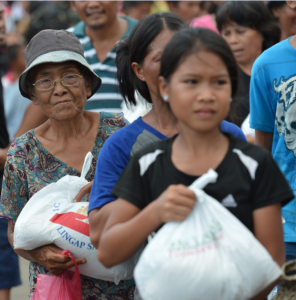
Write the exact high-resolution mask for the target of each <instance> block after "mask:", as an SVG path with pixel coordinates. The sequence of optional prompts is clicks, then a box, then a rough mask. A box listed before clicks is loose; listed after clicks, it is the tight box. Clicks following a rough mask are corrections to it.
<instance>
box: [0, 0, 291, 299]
mask: <svg viewBox="0 0 296 300" xmlns="http://www.w3.org/2000/svg"><path fill="white" fill-rule="evenodd" d="M294 61H296V1H159V2H158V1H154V2H152V1H121V2H116V1H69V2H64V1H48V2H47V1H42V2H34V1H22V2H18V1H2V2H0V75H1V78H2V81H1V82H0V184H1V183H2V190H1V200H0V266H1V267H0V299H1V300H9V299H10V298H9V297H10V289H11V288H12V287H14V286H17V285H19V284H20V283H21V282H20V275H19V269H18V255H19V256H21V257H23V258H24V259H26V260H28V261H30V268H29V278H30V294H29V298H31V297H32V296H33V294H34V293H35V291H36V284H37V276H38V274H54V275H56V274H61V273H63V272H65V271H66V270H68V269H70V268H71V267H73V266H74V263H73V262H72V261H71V259H70V258H68V257H66V256H65V255H62V254H60V252H61V249H59V248H58V247H56V246H55V245H54V244H52V245H45V246H43V247H40V248H37V249H34V250H22V249H17V250H13V239H14V234H13V233H14V225H15V222H16V221H17V219H18V216H19V214H20V213H21V211H22V209H23V207H24V206H25V205H26V203H27V202H28V201H30V198H31V197H32V196H33V195H35V194H36V193H38V191H40V190H41V189H42V188H44V187H45V186H47V185H49V184H50V183H54V182H57V181H58V180H59V179H60V178H62V177H64V176H66V175H73V176H80V175H81V171H82V166H83V162H84V158H85V156H86V154H87V153H88V152H91V153H92V155H93V160H92V163H91V167H90V169H89V171H88V173H87V177H86V179H87V180H88V181H89V184H87V185H86V186H85V187H83V188H82V189H81V190H80V192H79V193H78V194H77V195H76V196H75V198H74V200H73V201H74V202H79V201H81V199H82V198H83V197H84V196H85V195H88V199H89V210H88V217H89V226H90V240H91V242H92V244H93V246H94V247H95V248H96V249H98V251H97V257H98V259H99V261H100V262H101V263H103V265H105V266H106V267H112V266H114V265H117V264H119V263H122V262H124V261H126V260H127V259H129V258H130V257H132V256H133V255H134V254H135V253H136V251H137V250H138V249H139V248H140V247H141V245H143V243H145V242H146V240H147V236H148V235H149V234H150V233H151V232H157V231H158V229H159V228H160V227H161V226H162V225H163V224H165V223H167V222H171V221H179V222H180V221H183V220H185V219H186V218H187V216H188V215H189V214H190V213H191V211H192V209H193V207H194V205H195V203H196V201H198V199H196V196H195V194H194V193H193V192H192V191H191V190H189V189H188V186H190V185H191V183H192V182H194V181H195V180H196V179H197V178H198V177H200V176H201V175H203V174H205V173H206V172H207V171H208V170H209V169H214V170H216V172H217V173H218V180H217V182H216V183H214V184H210V185H208V186H207V187H206V188H205V192H206V193H207V194H208V195H210V196H212V197H214V198H215V199H217V200H218V201H219V202H220V203H221V204H222V205H224V206H225V207H226V208H227V209H228V210H229V211H230V212H231V213H232V214H233V215H234V216H236V217H237V218H238V219H239V220H240V221H241V222H242V223H243V224H244V225H245V226H246V227H247V228H248V229H249V230H250V231H251V232H252V233H253V234H254V236H255V237H256V238H257V240H258V241H259V242H260V243H261V244H262V245H263V246H264V247H265V248H266V250H267V251H268V252H269V254H270V255H271V257H272V258H273V260H274V261H275V262H276V263H277V264H278V265H279V266H282V265H283V264H284V262H285V261H290V260H293V259H296V233H295V228H296V206H295V203H296V202H295V196H294V193H295V192H296V185H295V181H294V178H295V176H296V168H295V169H294V167H293V166H294V165H296V158H295V156H296V125H295V124H296V121H295V120H294V118H293V111H294V107H296V105H295V104H294V103H295V87H294V82H295V71H294ZM258 146H261V147H258ZM2 178H3V179H2ZM44 201H46V199H44ZM76 262H77V264H78V265H80V264H84V263H85V259H84V258H83V257H81V258H76ZM278 282H279V279H277V280H276V281H274V282H273V283H272V284H271V285H270V286H268V287H267V288H265V289H264V290H262V291H261V292H260V293H259V294H258V295H257V296H256V297H254V298H253V300H260V299H266V297H267V296H268V295H269V297H271V295H270V292H271V291H272V290H273V292H274V294H275V293H276V291H277V289H278V287H277V284H278ZM81 286H82V299H83V300H96V299H99V300H103V299H122V300H133V299H135V300H140V299H141V296H140V295H139V293H138V292H137V290H136V284H135V281H134V279H130V280H122V281H120V283H119V284H118V285H116V284H115V283H113V282H108V281H104V280H100V279H95V278H90V277H86V276H81ZM159 288H160V289H161V286H160V287H159ZM185 288H186V287H184V289H185ZM213 288H214V287H213ZM25 297H26V296H25V295H24V298H25ZM144 300H145V299H144ZM246 300H247V299H246Z"/></svg>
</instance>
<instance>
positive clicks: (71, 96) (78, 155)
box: [0, 30, 134, 300]
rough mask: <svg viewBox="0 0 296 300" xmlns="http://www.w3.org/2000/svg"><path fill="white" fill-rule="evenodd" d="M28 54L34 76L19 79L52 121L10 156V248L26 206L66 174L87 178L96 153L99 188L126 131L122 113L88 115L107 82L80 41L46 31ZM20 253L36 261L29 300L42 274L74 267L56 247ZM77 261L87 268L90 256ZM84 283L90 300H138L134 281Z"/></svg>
mask: <svg viewBox="0 0 296 300" xmlns="http://www.w3.org/2000/svg"><path fill="white" fill-rule="evenodd" d="M24 55H25V59H26V66H27V69H26V70H25V71H24V73H23V74H22V76H21V77H20V79H19V88H20V91H21V93H22V95H23V96H24V97H27V98H29V99H31V100H32V102H33V103H34V104H35V105H39V106H40V108H41V109H42V111H43V112H44V113H45V114H46V115H47V116H48V118H49V119H48V121H47V122H46V123H44V124H43V125H41V126H40V127H38V128H36V129H34V130H31V131H29V132H27V133H26V134H24V135H23V136H21V137H20V138H16V139H15V141H14V143H13V144H12V145H11V148H10V150H9V152H8V155H7V161H6V165H5V170H4V178H3V188H2V198H1V202H0V217H2V218H3V217H4V218H7V219H9V227H8V236H9V241H10V243H11V245H13V231H14V223H15V221H16V220H17V218H18V216H19V214H20V212H21V210H22V208H23V207H24V206H25V205H26V203H27V201H30V198H31V197H32V196H33V195H34V194H35V193H37V192H38V191H39V190H41V189H42V188H43V187H45V186H46V185H48V184H50V183H52V182H56V181H57V180H59V179H60V178H61V177H63V176H65V175H67V174H70V175H74V176H80V172H81V170H82V166H83V161H84V158H85V155H86V154H87V153H88V152H89V151H91V152H92V154H93V157H94V159H93V162H92V165H91V167H90V170H89V172H88V174H87V180H89V181H92V180H93V177H94V172H95V166H96V162H97V158H98V155H99V152H100V150H101V147H102V146H103V144H104V142H105V140H106V139H107V138H108V136H109V135H110V134H112V133H113V132H114V131H116V130H118V129H119V128H121V127H123V126H126V125H127V122H126V120H125V119H124V118H123V117H122V115H121V114H112V113H104V112H101V113H94V112H87V111H85V110H84V109H83V108H84V106H85V104H86V101H87V99H88V98H90V97H91V96H92V95H93V94H94V93H95V92H96V91H97V89H98V88H99V87H100V85H101V79H100V78H99V77H98V76H97V75H96V74H95V73H94V72H93V71H92V70H91V67H90V66H89V65H88V63H87V62H86V60H85V58H84V55H83V48H82V46H81V44H80V42H79V40H78V39H77V38H76V37H75V36H74V35H73V34H72V33H70V32H67V31H64V30H44V31H42V32H40V33H39V34H37V35H36V36H35V37H34V38H33V39H32V40H31V42H30V43H29V45H28V46H27V48H26V51H25V54H24ZM44 201H46V199H44ZM16 252H17V254H19V255H20V256H22V257H23V258H25V259H27V260H29V261H30V262H31V263H30V270H29V272H30V297H31V296H32V295H33V293H34V292H35V287H36V282H37V276H38V274H40V273H42V274H49V273H51V274H60V273H63V272H64V271H65V270H67V269H69V268H71V267H72V266H73V263H72V262H71V261H70V260H69V259H68V258H67V257H66V256H64V255H61V254H59V253H60V252H61V249H59V248H57V247H56V246H54V245H47V246H44V247H40V248H38V249H35V250H32V251H25V250H16ZM76 261H77V263H78V264H83V263H85V259H84V258H83V257H82V258H77V260H76ZM81 280H82V295H83V299H85V300H95V299H133V290H134V281H133V280H128V281H121V282H120V284H119V285H115V284H114V283H112V282H106V281H102V280H97V279H93V278H89V277H85V276H81Z"/></svg>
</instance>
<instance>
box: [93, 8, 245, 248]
mask: <svg viewBox="0 0 296 300" xmlns="http://www.w3.org/2000/svg"><path fill="white" fill-rule="evenodd" d="M184 26H185V23H184V22H183V21H182V20H181V19H180V18H179V17H178V16H176V15H174V14H171V13H157V14H153V15H151V16H149V17H147V18H145V19H143V20H141V21H140V22H139V23H138V24H137V26H136V27H135V28H134V30H133V31H132V33H131V34H130V36H129V37H128V38H127V39H126V40H124V41H122V42H121V43H119V45H118V49H117V58H116V65H117V69H118V71H117V78H118V82H119V88H120V91H121V94H122V96H123V98H124V99H126V102H127V103H128V104H129V105H135V104H136V100H135V96H134V95H135V91H137V92H139V93H140V94H141V96H142V97H143V98H144V100H145V102H147V103H153V108H152V110H151V111H150V112H149V113H148V114H146V115H145V116H144V117H142V118H138V119H137V120H135V121H134V122H133V123H132V124H130V125H129V126H127V128H126V129H125V128H122V130H120V132H119V133H118V134H114V135H112V136H110V137H109V138H108V140H107V141H106V144H107V145H106V144H104V147H103V148H102V151H101V152H100V156H99V160H98V163H97V168H96V170H97V171H96V175H95V178H94V183H93V187H92V191H91V197H90V203H89V222H90V238H91V241H92V243H93V245H94V246H95V247H96V248H97V247H98V243H99V239H100V236H101V232H102V230H103V228H104V226H105V222H106V220H107V218H108V217H109V214H110V212H111V211H112V209H113V205H114V200H116V197H115V196H114V195H112V193H111V192H112V189H113V187H114V186H115V184H116V182H117V181H118V179H119V177H120V175H121V173H122V172H123V170H124V168H125V167H126V165H127V163H128V162H129V160H130V158H131V157H132V156H133V155H134V154H135V153H136V152H137V151H139V150H140V149H142V148H143V147H145V146H147V145H149V144H151V143H153V142H157V141H161V140H165V139H167V138H168V137H172V136H174V135H176V134H177V133H178V131H179V128H178V124H177V120H176V118H175V117H174V116H173V114H172V112H171V111H170V109H169V107H168V105H167V104H166V103H165V102H164V101H163V99H162V98H161V95H160V93H159V88H158V76H159V71H160V59H161V55H162V53H163V50H164V48H165V46H166V45H167V43H168V42H169V41H170V40H171V38H172V37H173V35H174V34H175V33H176V32H178V31H179V30H180V29H181V28H183V27H184ZM148 28H149V30H148ZM220 128H221V130H222V131H223V132H227V133H231V134H233V135H235V136H237V137H239V138H241V139H244V140H245V136H244V134H243V133H242V131H241V130H240V129H239V128H238V127H237V126H236V125H234V124H232V123H229V122H226V121H222V122H221V124H220Z"/></svg>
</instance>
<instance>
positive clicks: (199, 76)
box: [159, 50, 231, 132]
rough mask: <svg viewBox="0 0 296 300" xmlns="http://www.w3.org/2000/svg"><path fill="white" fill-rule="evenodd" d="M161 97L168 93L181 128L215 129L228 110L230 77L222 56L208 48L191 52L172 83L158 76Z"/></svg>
mask: <svg viewBox="0 0 296 300" xmlns="http://www.w3.org/2000/svg"><path fill="white" fill-rule="evenodd" d="M159 89H160V92H161V95H162V97H164V96H165V95H167V96H168V102H169V104H170V108H171V110H172V112H173V114H174V115H175V116H176V118H177V119H178V121H179V124H180V128H181V130H182V128H184V127H187V128H188V129H190V130H194V131H197V132H208V131H211V130H216V129H217V128H218V127H219V125H220V123H221V122H222V120H224V119H225V118H226V116H227V114H228V111H229V106H230V101H229V99H230V97H231V80H230V76H229V73H228V70H227V67H226V65H225V64H224V62H223V61H222V59H221V58H220V57H219V56H218V55H216V54H214V53H212V52H208V51H204V50H201V51H199V52H198V53H197V54H190V55H189V56H187V57H186V58H185V60H184V61H183V62H182V63H181V64H180V66H179V67H178V68H177V69H176V71H175V72H174V73H173V74H172V76H171V78H170V81H169V83H167V82H166V81H165V80H164V78H163V77H160V78H159Z"/></svg>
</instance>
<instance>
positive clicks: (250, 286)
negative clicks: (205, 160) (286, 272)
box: [135, 170, 282, 300]
mask: <svg viewBox="0 0 296 300" xmlns="http://www.w3.org/2000/svg"><path fill="white" fill-rule="evenodd" d="M216 178H217V173H216V172H215V171H213V170H210V171H209V172H208V173H207V174H205V175H204V176H202V177H200V178H199V179H197V180H196V181H195V182H194V183H193V184H192V185H191V186H190V187H189V188H190V189H191V190H193V191H194V192H195V194H196V197H197V199H198V201H197V202H196V205H195V207H194V209H193V211H192V212H191V214H190V215H189V216H188V218H187V219H186V220H185V221H184V222H182V223H180V222H170V223H167V224H165V225H164V226H163V227H162V228H161V229H160V230H159V231H158V233H157V234H156V235H155V237H154V238H153V239H152V241H151V242H150V243H149V244H148V245H147V247H146V248H145V250H144V251H143V253H142V255H141V257H140V260H139V262H138V264H137V266H136V269H135V280H136V284H137V287H138V289H139V292H140V295H141V297H142V298H143V299H144V300H155V299H157V300H180V299H182V300H217V299H219V300H247V299H250V298H252V297H253V296H255V295H257V294H258V293H259V292H260V291H262V290H263V289H264V288H266V287H267V286H268V285H269V284H271V283H272V282H273V281H274V280H276V279H277V278H278V277H280V276H281V273H282V272H281V269H280V267H279V266H278V265H277V264H276V263H275V262H274V261H273V259H272V257H271V256H270V255H269V253H268V252H267V251H266V249H265V248H264V247H263V246H262V245H261V244H260V243H259V242H258V241H257V240H256V238H255V237H254V236H253V234H252V233H251V232H250V231H249V230H248V229H247V228H246V227H245V226H244V225H243V224H242V223H241V222H240V221H239V220H238V219H237V218H236V217H235V216H234V215H232V214H231V213H230V212H229V211H228V210H227V209H226V208H224V207H223V206H222V205H221V204H220V203H219V202H218V201H217V200H215V199H213V198H212V197H210V196H209V195H207V194H206V193H205V192H204V191H202V190H201V188H204V187H205V186H206V185H207V184H208V183H210V182H215V181H216Z"/></svg>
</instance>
